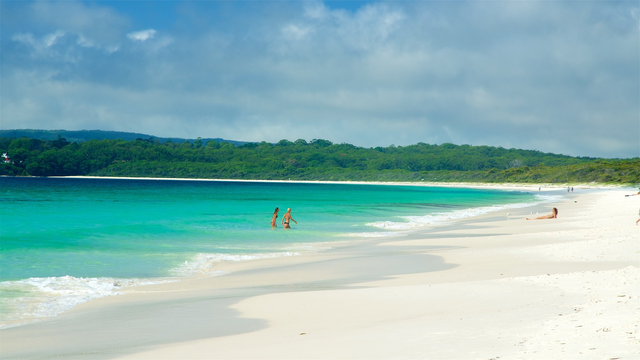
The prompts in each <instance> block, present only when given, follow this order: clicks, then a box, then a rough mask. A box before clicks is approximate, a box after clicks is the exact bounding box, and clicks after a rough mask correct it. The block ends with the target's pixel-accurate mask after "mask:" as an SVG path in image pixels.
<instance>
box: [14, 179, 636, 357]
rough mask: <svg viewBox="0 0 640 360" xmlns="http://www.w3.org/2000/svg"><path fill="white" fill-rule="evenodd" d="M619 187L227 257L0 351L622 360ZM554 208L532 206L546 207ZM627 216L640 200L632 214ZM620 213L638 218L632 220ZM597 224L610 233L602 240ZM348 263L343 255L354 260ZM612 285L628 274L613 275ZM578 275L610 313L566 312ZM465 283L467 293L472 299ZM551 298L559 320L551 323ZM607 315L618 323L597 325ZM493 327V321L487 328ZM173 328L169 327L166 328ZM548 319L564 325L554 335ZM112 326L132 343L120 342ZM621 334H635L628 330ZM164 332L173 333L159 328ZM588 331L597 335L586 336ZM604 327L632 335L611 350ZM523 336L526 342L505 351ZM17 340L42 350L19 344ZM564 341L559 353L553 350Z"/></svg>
mask: <svg viewBox="0 0 640 360" xmlns="http://www.w3.org/2000/svg"><path fill="white" fill-rule="evenodd" d="M222 181H227V180H222ZM341 183H342V182H341ZM612 195H615V196H617V198H612ZM621 195H623V192H622V191H621V190H600V191H595V192H589V193H586V194H584V193H579V194H575V196H572V198H571V199H567V198H565V199H563V200H561V201H559V202H557V203H554V204H553V205H555V206H558V207H559V208H560V218H559V219H557V220H541V221H531V222H527V221H525V220H524V218H525V217H526V216H527V215H528V214H527V212H529V210H530V209H529V208H523V209H517V210H512V209H511V210H509V212H511V213H512V215H511V216H506V217H505V216H504V215H505V213H506V212H507V211H506V210H501V211H499V212H498V213H489V214H484V215H480V216H477V217H473V218H466V219H462V220H458V221H456V222H455V223H453V224H448V225H444V226H439V227H437V228H431V229H424V230H419V231H417V232H415V233H412V234H411V235H410V236H406V237H400V238H383V239H374V240H371V239H362V240H359V241H354V242H356V243H354V242H351V241H349V242H347V243H345V244H342V245H343V246H339V247H336V248H334V249H332V250H328V251H324V252H319V253H312V254H304V255H302V256H296V257H291V258H286V259H283V258H278V259H261V260H255V261H251V262H242V263H236V264H228V265H229V269H230V271H231V273H230V274H228V275H225V276H223V277H217V278H207V279H189V280H186V281H181V282H178V283H172V284H161V285H149V286H145V287H134V288H128V289H126V291H125V295H123V296H117V297H106V298H100V299H97V300H93V301H90V302H87V303H83V304H81V305H79V306H78V307H76V308H74V309H72V310H70V311H68V312H66V313H64V314H62V315H61V316H60V317H58V318H55V319H51V320H48V321H45V322H40V323H35V324H29V325H24V326H19V327H16V328H9V329H6V330H3V331H2V335H3V338H4V339H5V340H3V343H5V344H7V345H5V344H3V347H4V348H5V349H4V350H3V351H2V352H3V356H2V357H3V358H5V356H6V358H14V357H17V358H19V357H40V356H45V355H46V356H53V355H56V356H60V357H65V356H69V357H70V356H74V355H78V354H84V356H81V358H116V357H119V356H124V357H125V358H132V359H137V358H149V359H152V358H206V357H208V356H211V354H215V355H216V356H218V357H223V358H327V357H334V358H336V357H337V358H354V357H356V358H390V357H394V358H397V357H403V358H415V357H422V358H424V357H425V356H426V357H434V358H469V357H478V356H480V354H481V355H482V356H483V357H484V356H486V357H487V358H488V357H491V356H501V357H504V356H507V357H509V356H515V357H517V358H532V359H535V358H540V357H541V356H543V354H545V353H544V352H543V351H541V350H544V349H547V348H549V349H552V350H553V352H551V353H549V352H547V353H546V355H551V357H552V358H554V356H556V357H557V358H565V357H575V356H582V355H578V353H582V351H586V353H585V355H586V354H590V355H589V356H594V357H595V358H602V357H604V356H605V355H606V356H613V355H615V356H618V355H620V354H622V355H628V354H631V353H633V351H634V349H636V350H637V349H638V348H639V347H638V344H640V342H638V341H640V337H638V334H637V330H638V329H637V326H640V322H638V321H637V316H636V319H633V316H631V320H629V321H631V322H635V325H636V329H635V330H633V329H632V328H629V326H628V325H625V327H620V326H618V325H620V324H623V323H624V321H622V320H619V319H618V318H620V316H619V315H620V314H622V315H624V314H627V316H628V315H629V313H628V312H624V311H622V310H625V309H627V308H628V309H629V310H630V311H633V310H635V308H637V306H636V305H637V299H638V296H640V294H636V293H638V292H639V291H638V290H637V286H636V288H629V287H630V286H633V285H638V281H637V275H638V267H637V264H638V253H639V252H638V251H637V250H638V247H637V245H636V244H637V241H636V242H633V240H634V239H635V237H634V236H637V230H638V229H637V228H631V229H629V228H627V227H624V224H626V222H625V221H626V220H624V219H626V218H624V216H625V215H624V214H623V213H622V212H621V211H622V209H625V210H629V209H633V208H632V207H630V206H629V204H634V205H633V206H635V205H637V201H635V199H629V198H627V199H625V198H624V197H623V198H620V196H621ZM574 199H575V200H574ZM612 199H613V200H612ZM614 200H615V201H614ZM572 201H576V203H573V202H572ZM607 201H608V202H607ZM558 203H559V204H560V205H558ZM550 206H552V204H544V208H545V209H546V208H548V207H550ZM594 206H600V207H602V206H605V207H607V210H609V212H608V213H607V214H608V216H607V217H606V218H602V217H599V215H598V212H597V211H596V210H598V209H595V208H593V207H594ZM636 210H637V206H636V209H634V210H633V213H632V214H635V211H636ZM631 219H633V220H634V221H635V218H633V215H632V217H631ZM623 220H624V221H623ZM611 224H615V225H616V226H618V227H621V228H623V230H624V231H622V230H620V229H616V228H612V227H611ZM632 225H633V224H632ZM603 234H608V236H609V238H605V239H603V238H602V235H603ZM599 236H600V237H599ZM612 239H613V240H612ZM614 240H615V241H614ZM604 245H606V246H604ZM620 249H626V251H625V252H622V251H621V250H620ZM621 252H622V253H621ZM575 254H578V255H579V256H578V257H577V259H576V258H575V257H576V256H575ZM572 257H573V258H572ZM488 260H490V261H488ZM354 261H355V262H356V264H355V265H353V264H351V263H350V262H354ZM383 265H384V266H383ZM427 265H428V266H427ZM345 274H347V275H349V276H347V277H346V278H345V276H346V275H345ZM576 279H577V280H578V281H576ZM618 279H622V280H624V279H626V280H624V281H622V280H621V281H622V282H621V283H618V282H617V280H618ZM551 280H553V281H555V283H553V281H551ZM568 280H571V281H568ZM550 281H551V282H550ZM588 281H592V282H593V281H596V282H597V281H599V282H600V283H602V284H604V285H602V286H604V287H605V290H606V287H608V288H609V290H612V287H614V285H615V286H616V287H615V288H613V290H614V292H616V291H617V290H620V291H617V292H620V293H619V294H618V293H617V292H616V293H615V295H611V296H612V299H613V300H610V299H609V298H606V299H601V298H602V297H603V296H608V295H607V293H606V292H604V291H601V292H599V293H597V294H594V293H593V291H596V290H593V291H591V290H589V291H591V292H590V293H587V295H588V296H592V297H594V296H595V297H594V299H595V300H593V301H596V300H598V301H600V302H602V303H603V304H607V306H610V307H611V309H613V310H611V309H607V308H606V307H605V308H604V310H602V309H600V308H598V309H597V311H598V312H601V311H604V313H602V314H600V315H595V314H597V313H598V312H596V313H591V312H588V311H586V309H589V306H587V305H584V304H583V305H580V306H581V309H583V310H581V311H573V312H567V311H568V309H570V308H571V306H574V305H575V304H574V303H573V302H575V301H578V302H580V301H581V299H582V298H581V297H580V294H579V292H580V291H583V292H586V291H587V290H585V289H586V288H585V287H584V286H582V285H584V284H585V283H586V282H588ZM625 281H627V284H624V282H625ZM594 284H596V283H594ZM596 286H597V285H596ZM577 288H579V289H577ZM533 290H536V291H533ZM578 290H579V291H578ZM470 292H471V293H472V294H473V295H474V296H472V297H469V293H470ZM514 292H515V293H514ZM519 292H520V293H521V294H520V295H518V294H519ZM576 292H577V293H576ZM512 293H514V294H515V295H508V294H512ZM495 294H499V295H500V296H498V295H495ZM524 295H526V296H524ZM569 295H570V296H569ZM618 295H625V298H618ZM585 296H586V295H585ZM583 297H584V296H583ZM529 298H530V299H529ZM576 299H577V300H576ZM471 300H473V301H471ZM567 301H568V302H567ZM572 301H573V302H572ZM478 304H480V305H478ZM492 304H494V305H492ZM512 304H519V305H520V306H519V307H515V306H514V305H512ZM536 304H538V305H536ZM541 304H544V306H540V305H541ZM588 304H591V302H588ZM629 306H630V308H629ZM529 308H531V309H529ZM559 308H562V312H563V313H564V314H565V318H560V320H559V319H558V318H556V317H557V316H559V315H558V314H556V312H557V311H556V309H559ZM565 308H566V309H565ZM429 309H431V310H429ZM433 309H440V310H439V311H435V310H433ZM549 309H552V310H553V312H554V314H553V317H552V314H550V313H548V311H549ZM472 310H474V311H475V312H474V311H472ZM565 310H567V311H565ZM434 311H435V312H434ZM594 311H595V310H594ZM625 311H626V310H625ZM631 313H633V312H631ZM567 314H568V315H569V316H566V315H567ZM583 315H589V318H588V321H586V322H585V321H582V320H583V319H581V316H583ZM602 315H605V316H602ZM614 315H615V316H614ZM202 317H205V318H204V319H202ZM458 317H460V319H459V320H458ZM576 319H577V320H580V321H581V324H583V327H585V331H586V327H587V326H586V325H585V324H587V323H589V321H590V322H591V323H593V324H596V323H598V324H600V323H602V324H605V325H602V327H601V328H598V329H601V330H600V331H597V330H598V329H593V331H590V332H588V333H587V332H585V337H580V336H578V337H576V335H575V334H574V333H572V332H571V331H573V332H575V331H577V330H576V328H575V326H577V325H575V326H574V325H573V324H571V322H573V320H576ZM594 319H595V320H594ZM221 320H223V321H221ZM454 320H455V321H454ZM516 320H517V321H516ZM565 320H566V321H569V323H566V322H562V321H565ZM601 320H602V321H601ZM609 320H611V321H612V323H613V324H614V325H608V326H609V327H608V326H607V324H606V322H607V321H609ZM613 320H615V321H613ZM458 321H460V323H458ZM514 321H515V322H516V324H514ZM558 321H560V322H559V323H558ZM629 321H627V323H628V322H629ZM492 323H496V324H499V325H500V329H502V328H504V330H500V329H498V327H496V326H488V325H487V324H492ZM523 323H524V325H523ZM96 324H100V326H99V327H96ZM122 324H125V325H127V326H126V327H122V326H123V325H122ZM187 324H188V325H187ZM436 324H439V325H438V326H437V325H436ZM624 324H626V323H624ZM624 324H623V325H624ZM167 326H169V328H167ZM176 326H177V328H178V329H179V330H181V332H176V331H172V330H171V328H172V327H176ZM185 326H188V327H185ZM514 326H516V327H515V328H514ZM594 326H595V325H594ZM594 326H591V327H589V329H590V330H591V328H592V327H594ZM598 326H599V325H598ZM555 327H561V328H562V327H564V328H566V329H565V330H563V331H564V332H562V333H558V334H555V335H553V329H554V328H555ZM116 329H120V330H121V331H122V332H123V333H124V335H126V336H129V337H133V339H132V341H129V342H127V341H126V339H123V338H121V337H119V335H118V334H117V333H114V332H113V331H114V330H116ZM516 329H517V330H516ZM602 329H609V330H606V331H605V330H602ZM629 329H631V334H628V333H629V331H625V330H629ZM514 330H516V331H515V332H514ZM580 330H581V331H582V330H583V329H580ZM141 331H142V332H141ZM163 331H164V332H167V331H168V332H169V333H168V337H163V336H164V335H163V334H161V333H162V332H163ZM474 331H475V332H474ZM510 332H511V333H510ZM302 333H304V336H302ZM593 333H595V334H596V335H597V336H599V338H597V339H592V338H593V336H594V334H593ZM141 334H144V336H142V337H141ZM456 334H457V335H456ZM481 334H485V335H481ZM489 335H491V336H489ZM75 336H81V337H82V339H83V341H79V340H77V341H76V338H75ZM389 336H391V338H392V339H395V340H394V341H396V342H395V343H394V342H393V341H391V342H390V338H389ZM518 336H520V338H519V339H516V337H518ZM567 336H569V337H575V338H576V339H575V341H574V342H573V343H569V345H567V346H563V345H562V344H560V343H561V342H556V340H555V339H560V338H563V337H567ZM496 337H497V338H496ZM614 337H619V338H624V339H629V337H631V340H629V341H630V342H629V343H624V344H619V343H617V342H613V340H612V339H613V338H614ZM474 338H475V339H478V340H473V339H474ZM523 338H524V339H526V341H524V342H523V343H522V344H521V345H517V344H519V343H520V342H522V341H523V340H522V339H523ZM29 339H35V341H38V343H39V344H42V348H41V349H30V348H29V344H30V343H31V342H32V341H31V342H30V340H29ZM149 339H152V340H149ZM153 339H155V340H153ZM345 339H349V340H348V341H345ZM372 339H377V340H376V341H374V342H372ZM500 339H502V340H500ZM585 339H587V340H588V341H586V340H585ZM634 339H635V340H634ZM8 340H9V341H8ZM480 340H482V341H480ZM516 340H518V341H516ZM592 340H594V341H595V340H597V341H599V342H601V343H603V344H605V345H613V344H615V345H616V347H617V349H616V350H615V351H614V350H611V348H612V346H608V347H607V346H605V349H602V346H600V344H599V343H598V344H596V345H595V348H596V349H595V350H589V349H590V348H591V347H594V346H591V347H590V348H586V345H588V342H591V341H592ZM248 342H249V343H253V344H254V346H252V348H251V349H249V348H247V347H246V346H243V345H242V344H246V343H248ZM80 343H82V344H80ZM458 343H460V344H461V345H460V346H453V344H458ZM162 344H164V345H162ZM566 344H567V343H565V345H566ZM583 345H584V346H583ZM543 348H544V349H543ZM583 348H584V349H583ZM331 349H334V350H333V352H332V350H331ZM524 350H526V351H524ZM561 350H562V351H568V352H566V353H564V356H560V355H559V354H560V351H561ZM596 350H597V351H596ZM514 351H515V352H514ZM523 351H524V352H523ZM546 351H548V349H547V350H546ZM555 351H558V352H557V353H556V352H555ZM603 351H604V352H603ZM547 357H548V356H547Z"/></svg>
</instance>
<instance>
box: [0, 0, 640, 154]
mask: <svg viewBox="0 0 640 360" xmlns="http://www.w3.org/2000/svg"><path fill="white" fill-rule="evenodd" d="M0 6H1V8H0V10H1V14H0V16H1V19H0V20H1V24H0V30H1V33H0V60H1V63H0V80H1V81H0V101H1V104H0V105H1V106H0V116H1V120H0V128H2V129H17V128H37V129H69V130H78V129H102V130H118V131H133V132H142V133H147V134H150V135H155V136H178V137H188V138H195V137H198V136H200V137H222V138H226V139H233V140H245V141H263V140H264V141H270V142H277V141H279V140H280V139H289V140H292V141H293V140H296V139H299V138H302V139H306V140H311V139H316V138H324V139H328V140H331V141H333V142H337V143H340V142H347V143H352V144H354V145H358V146H387V145H391V144H395V145H409V144H414V143H417V142H426V143H437V144H440V143H444V142H453V143H456V144H472V145H494V146H503V147H506V148H511V147H516V148H524V149H537V150H541V151H549V152H556V153H563V154H569V155H577V156H599V157H636V156H640V26H639V24H640V22H639V20H640V10H639V6H638V2H637V1H551V0H548V1H325V2H322V1H284V0H283V1H232V0H229V1H180V2H177V1H74V0H68V1H5V0H1V1H0Z"/></svg>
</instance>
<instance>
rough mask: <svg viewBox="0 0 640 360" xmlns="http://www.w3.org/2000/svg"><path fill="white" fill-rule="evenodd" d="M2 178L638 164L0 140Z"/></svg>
mask: <svg viewBox="0 0 640 360" xmlns="http://www.w3.org/2000/svg"><path fill="white" fill-rule="evenodd" d="M0 152H2V153H5V152H6V153H8V156H9V158H10V159H11V163H3V164H1V165H0V175H14V176H56V175H96V176H135V177H180V178H219V179H292V180H294V179H296V180H363V181H422V180H424V181H460V182H470V181H473V182H528V183H567V182H572V183H577V182H594V181H595V182H599V183H626V184H637V183H640V159H638V158H634V159H626V160H603V159H595V158H581V157H571V156H565V155H557V154H550V153H543V152H539V151H532V150H518V149H504V148H500V147H490V146H469V145H453V144H441V145H429V144H424V143H419V144H416V145H411V146H405V147H401V146H397V147H396V146H390V147H385V148H382V147H376V148H361V147H356V146H353V145H350V144H333V143H331V142H330V141H327V140H313V141H311V142H310V143H307V142H306V141H305V140H297V141H295V142H290V141H287V140H281V141H280V142H278V143H277V144H270V143H266V142H262V143H247V144H244V145H240V146H234V145H233V144H231V143H228V142H218V141H215V140H210V141H204V140H202V139H198V140H196V141H194V142H188V141H185V142H182V143H176V142H172V141H167V142H160V141H159V140H157V139H137V140H132V141H125V140H89V141H85V142H81V143H77V142H68V141H67V140H65V139H64V138H61V137H58V139H56V140H37V139H32V138H27V137H22V138H18V139H13V138H0Z"/></svg>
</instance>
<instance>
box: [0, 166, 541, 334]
mask: <svg viewBox="0 0 640 360" xmlns="http://www.w3.org/2000/svg"><path fill="white" fill-rule="evenodd" d="M535 201H538V199H536V198H535V197H534V195H532V194H529V193H522V192H503V191H487V190H473V189H459V188H456V189H453V188H433V187H418V186H386V185H353V184H308V183H263V182H211V181H165V180H163V181H157V180H123V179H40V178H0V237H1V242H0V281H1V282H0V291H1V292H2V293H1V294H0V306H2V308H1V309H0V316H2V319H1V320H3V323H4V324H5V325H6V324H9V325H10V324H15V323H19V322H20V321H22V320H25V319H38V318H43V317H47V316H51V315H55V313H58V312H60V311H62V310H65V309H67V308H69V307H71V306H73V305H75V304H77V303H79V302H82V301H86V300H89V299H91V298H95V297H98V296H105V295H110V294H112V293H113V292H114V291H117V288H118V286H120V285H123V284H124V285H126V284H131V283H130V282H128V281H134V280H131V279H138V280H135V281H137V283H144V279H149V281H152V280H153V281H162V279H166V278H171V277H177V276H191V275H194V274H203V273H205V274H206V273H207V272H210V273H211V275H214V274H216V273H215V271H214V270H212V269H214V268H215V266H214V265H215V263H216V262H217V261H220V260H228V261H240V260H248V259H253V258H259V257H271V256H295V255H296V254H299V253H300V252H301V251H306V250H309V249H313V248H314V247H317V246H319V245H318V244H320V243H325V244H326V243H327V242H331V241H344V240H346V239H354V238H359V237H360V238H361V237H373V236H385V235H392V234H397V233H398V232H402V231H408V230H411V229H414V228H417V227H421V226H429V225H430V224H433V223H437V222H439V221H442V220H446V219H456V218H461V217H465V216H470V215H474V214H477V213H482V212H487V211H490V210H495V209H497V208H498V207H496V206H498V205H499V206H502V207H504V206H507V207H509V206H514V207H519V206H523V205H522V204H523V203H532V202H535ZM276 206H277V207H279V208H280V210H281V211H280V217H279V218H278V228H277V229H275V230H274V229H271V227H270V221H271V215H272V213H273V210H274V208H275V207H276ZM287 207H290V208H292V215H293V218H294V219H295V220H297V221H298V224H297V225H296V224H295V223H293V222H292V227H293V229H292V230H284V229H283V228H282V226H281V225H280V220H281V218H282V215H284V212H285V211H286V208H287ZM323 246H326V245H323ZM185 262H186V263H185ZM140 279H143V280H140ZM158 279H160V280H158ZM134 283H135V282H134ZM45 299H46V301H45ZM52 299H53V300H52ZM43 303H47V304H48V305H47V306H44V305H43ZM43 306H44V308H43ZM0 325H1V324H0Z"/></svg>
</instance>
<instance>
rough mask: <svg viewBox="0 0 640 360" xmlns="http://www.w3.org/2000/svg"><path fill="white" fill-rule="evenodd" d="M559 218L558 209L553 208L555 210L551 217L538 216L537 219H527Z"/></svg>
mask: <svg viewBox="0 0 640 360" xmlns="http://www.w3.org/2000/svg"><path fill="white" fill-rule="evenodd" d="M557 218H558V209H557V208H553V210H552V212H551V215H544V216H538V217H537V218H535V219H529V218H527V220H541V219H557Z"/></svg>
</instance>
